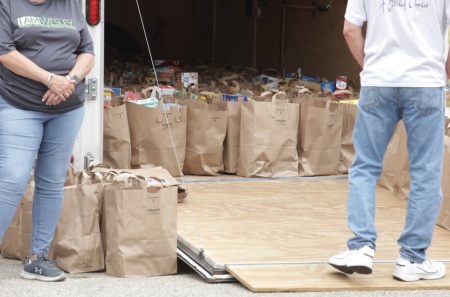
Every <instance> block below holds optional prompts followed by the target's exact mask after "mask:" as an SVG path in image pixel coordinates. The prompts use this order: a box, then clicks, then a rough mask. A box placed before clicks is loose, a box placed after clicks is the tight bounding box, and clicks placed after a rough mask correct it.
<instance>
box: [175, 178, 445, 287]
mask: <svg viewBox="0 0 450 297" xmlns="http://www.w3.org/2000/svg"><path fill="white" fill-rule="evenodd" d="M347 183H348V182H347V180H313V181H305V180H302V181H262V182H261V181H260V182H253V181H246V182H209V183H206V182H205V183H202V182H196V183H189V184H187V187H188V188H189V196H188V198H187V201H186V202H184V203H182V204H179V207H178V234H179V236H181V237H182V238H183V239H184V240H186V241H188V242H189V243H190V244H192V246H195V247H196V248H197V249H199V250H200V249H203V250H204V251H205V253H206V255H207V256H208V257H209V258H210V259H213V260H214V261H215V262H217V263H222V264H223V265H225V267H226V269H227V270H228V272H229V273H231V274H232V275H233V276H234V277H236V279H238V280H239V281H240V282H242V283H243V284H244V285H245V286H247V287H248V288H249V289H250V290H252V291H254V292H277V291H334V290H346V291H347V290H402V289H403V290H411V289H450V276H448V277H446V278H444V279H442V280H438V281H420V282H414V283H404V282H400V281H396V280H393V278H392V272H393V269H394V266H395V260H396V259H397V257H398V249H399V247H398V245H397V243H396V241H397V239H398V237H399V235H400V232H401V230H402V228H403V224H404V217H405V208H406V202H404V201H400V200H399V199H398V198H396V197H395V196H394V195H393V193H392V192H390V191H388V190H386V189H383V188H378V190H377V216H376V224H377V228H378V232H379V237H378V240H377V245H378V246H377V251H376V255H375V260H374V261H375V262H374V263H375V264H374V273H373V274H372V275H369V276H367V275H365V276H361V275H351V276H347V275H343V274H341V273H338V272H336V270H335V269H333V268H332V267H331V266H329V265H328V264H327V261H328V259H329V258H330V257H331V256H332V255H333V254H335V253H337V252H340V251H343V250H345V249H346V240H347V238H348V237H349V236H350V235H351V234H350V232H349V231H348V229H347V225H346V195H347ZM428 257H429V258H430V259H433V260H442V261H445V262H446V265H447V269H448V270H449V269H450V233H449V231H447V230H444V229H442V228H440V227H436V230H435V235H434V240H433V244H432V247H431V248H430V249H429V251H428ZM449 271H450V270H449Z"/></svg>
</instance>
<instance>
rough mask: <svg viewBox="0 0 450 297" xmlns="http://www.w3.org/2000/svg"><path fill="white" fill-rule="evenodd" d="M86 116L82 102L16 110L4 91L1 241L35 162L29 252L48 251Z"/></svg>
mask: <svg viewBox="0 0 450 297" xmlns="http://www.w3.org/2000/svg"><path fill="white" fill-rule="evenodd" d="M83 116H84V107H81V108H78V109H76V110H73V111H70V112H65V113H57V114H45V113H42V112H34V111H27V110H21V109H17V108H15V107H13V106H11V105H9V104H8V103H6V102H5V100H4V99H3V98H2V97H1V96H0V241H1V238H2V237H3V235H4V233H5V230H6V229H7V227H8V225H9V223H10V221H11V219H12V217H13V215H14V213H15V211H16V208H17V205H18V204H19V201H20V198H21V196H22V194H23V193H24V191H25V188H26V186H27V183H28V180H29V178H30V173H31V170H32V168H33V164H35V162H36V165H35V169H34V179H35V184H36V187H35V192H34V198H33V199H34V200H33V215H32V231H31V232H32V236H31V251H30V252H31V254H38V253H48V250H49V248H50V243H51V241H52V239H53V234H54V231H55V228H56V224H57V222H58V219H59V215H60V212H61V206H62V197H63V187H64V181H65V178H66V175H67V170H68V167H69V161H70V156H71V154H72V150H73V146H74V144H75V140H76V137H77V134H78V130H79V129H80V126H81V123H82V121H83Z"/></svg>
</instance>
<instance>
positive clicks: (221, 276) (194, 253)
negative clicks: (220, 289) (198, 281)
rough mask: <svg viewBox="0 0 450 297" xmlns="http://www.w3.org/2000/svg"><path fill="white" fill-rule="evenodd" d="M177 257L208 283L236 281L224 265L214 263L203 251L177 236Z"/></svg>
mask: <svg viewBox="0 0 450 297" xmlns="http://www.w3.org/2000/svg"><path fill="white" fill-rule="evenodd" d="M177 256H178V258H179V259H180V260H182V261H183V262H184V263H186V264H187V265H188V266H190V267H191V268H192V269H193V270H194V271H195V272H197V273H198V274H199V275H200V276H201V277H202V278H203V279H205V280H206V281H207V282H210V283H221V282H235V281H237V280H236V278H235V277H234V276H232V275H231V274H230V273H229V272H228V271H227V270H226V268H225V265H224V264H221V263H215V262H214V261H213V260H212V259H211V258H209V257H208V256H207V255H206V254H205V253H204V251H201V250H199V249H198V248H196V247H194V246H193V245H192V244H190V243H189V242H187V241H186V240H185V239H184V238H183V237H181V236H180V235H178V240H177Z"/></svg>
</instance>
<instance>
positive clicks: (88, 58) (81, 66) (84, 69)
mask: <svg viewBox="0 0 450 297" xmlns="http://www.w3.org/2000/svg"><path fill="white" fill-rule="evenodd" d="M93 67H94V55H92V54H80V55H78V57H77V62H76V64H75V66H74V67H73V69H72V70H71V71H70V73H69V75H70V76H71V77H72V75H74V74H76V75H77V76H78V78H79V79H80V80H82V79H83V78H85V77H86V75H88V74H89V72H90V71H91V70H92V68H93Z"/></svg>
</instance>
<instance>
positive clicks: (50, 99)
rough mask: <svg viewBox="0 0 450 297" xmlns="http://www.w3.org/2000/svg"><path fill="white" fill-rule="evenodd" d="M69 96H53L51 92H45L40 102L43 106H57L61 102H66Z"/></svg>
mask: <svg viewBox="0 0 450 297" xmlns="http://www.w3.org/2000/svg"><path fill="white" fill-rule="evenodd" d="M69 96H70V94H69V93H65V94H64V95H61V94H59V95H58V94H55V93H53V92H52V91H50V90H49V91H47V92H46V93H45V95H44V97H43V98H42V101H45V105H57V104H59V103H61V102H63V101H66V100H67V98H69Z"/></svg>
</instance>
